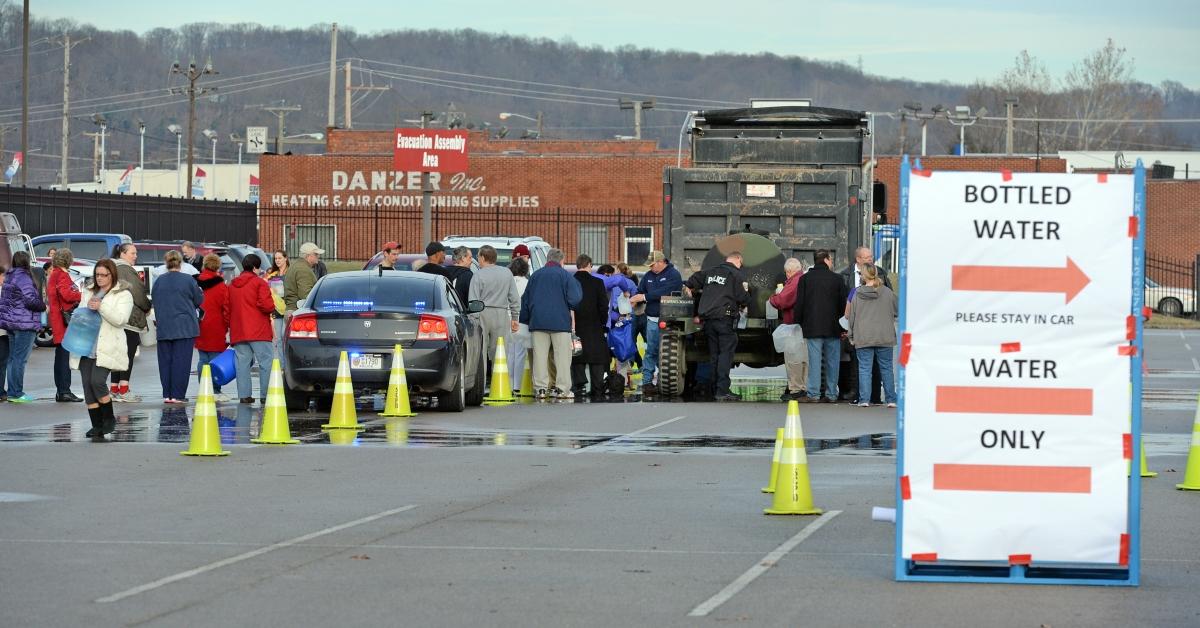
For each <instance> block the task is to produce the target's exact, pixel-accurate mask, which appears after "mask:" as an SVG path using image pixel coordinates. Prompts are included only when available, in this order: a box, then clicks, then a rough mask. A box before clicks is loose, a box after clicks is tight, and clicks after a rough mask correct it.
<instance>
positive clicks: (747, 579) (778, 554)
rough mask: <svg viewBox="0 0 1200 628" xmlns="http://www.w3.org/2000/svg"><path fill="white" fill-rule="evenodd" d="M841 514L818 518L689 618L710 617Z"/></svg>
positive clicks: (830, 513)
mask: <svg viewBox="0 0 1200 628" xmlns="http://www.w3.org/2000/svg"><path fill="white" fill-rule="evenodd" d="M840 514H842V511H840V510H830V511H829V512H827V513H825V514H823V515H821V516H820V517H818V518H817V520H816V521H814V522H812V523H810V524H808V525H807V526H805V528H804V529H803V530H801V531H799V532H797V533H796V536H793V537H792V538H790V539H788V540H787V541H784V543H783V545H780V546H779V547H777V548H775V549H774V550H772V551H771V553H770V554H767V555H766V556H764V557H763V559H762V560H760V561H758V563H757V564H755V565H754V566H753V567H751V568H750V569H748V570H746V573H744V574H742V575H741V576H738V579H737V580H734V581H733V582H730V583H729V586H727V587H725V588H724V589H721V590H720V591H719V592H718V593H717V594H716V595H714V596H712V597H710V598H708V599H707V600H705V601H704V602H703V603H701V604H700V605H699V606H697V607H696V608H693V609H692V610H691V612H689V613H688V617H704V616H705V615H708V614H709V613H711V612H713V611H714V610H716V608H717V607H718V606H720V605H722V604H724V603H725V602H727V601H729V599H730V598H732V597H733V596H735V595H737V594H738V592H739V591H741V590H742V589H744V588H746V586H747V585H749V584H750V583H751V582H754V579H755V578H757V577H759V576H761V575H763V574H764V573H766V571H767V570H768V569H770V568H771V567H774V566H775V565H776V564H777V563H778V562H779V561H780V559H782V558H783V557H784V556H785V555H787V553H788V552H790V551H792V550H793V549H795V547H796V546H797V545H799V544H800V543H801V542H802V541H804V539H807V538H808V537H810V536H812V534H813V533H814V532H816V531H817V530H820V529H821V526H823V525H825V524H826V523H829V521H830V520H831V519H833V518H834V517H836V516H838V515H840Z"/></svg>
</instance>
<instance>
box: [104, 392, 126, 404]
mask: <svg viewBox="0 0 1200 628" xmlns="http://www.w3.org/2000/svg"><path fill="white" fill-rule="evenodd" d="M108 396H109V397H112V400H113V401H115V402H117V403H125V395H122V394H121V393H108Z"/></svg>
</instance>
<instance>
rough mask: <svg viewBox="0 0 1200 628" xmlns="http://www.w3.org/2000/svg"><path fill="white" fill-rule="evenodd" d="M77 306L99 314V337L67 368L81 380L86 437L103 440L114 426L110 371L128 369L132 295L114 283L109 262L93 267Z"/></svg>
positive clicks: (114, 269) (122, 284) (114, 267)
mask: <svg viewBox="0 0 1200 628" xmlns="http://www.w3.org/2000/svg"><path fill="white" fill-rule="evenodd" d="M81 303H83V304H85V306H86V307H87V308H88V309H90V310H93V311H95V312H97V313H99V314H100V333H99V334H98V335H97V337H96V347H95V349H93V351H92V354H91V355H84V356H79V355H74V354H72V355H71V367H72V368H78V369H79V372H80V374H81V375H82V379H83V398H84V401H85V402H86V403H87V409H88V416H89V417H91V419H92V429H91V430H88V432H87V436H89V437H91V438H93V439H95V440H104V435H105V434H111V433H112V432H113V430H115V429H116V426H117V419H116V417H115V416H113V408H112V401H113V400H112V397H111V395H110V394H109V387H108V378H109V374H110V373H112V372H113V371H124V370H126V369H128V368H129V356H128V353H127V351H126V345H125V323H127V322H128V321H129V314H130V312H132V311H133V294H132V293H131V292H130V291H129V286H128V285H127V284H126V283H125V282H124V281H120V280H119V279H117V265H116V264H114V263H113V261H112V260H111V259H103V260H100V261H99V262H97V263H96V268H95V270H94V272H93V274H92V280H91V281H90V282H89V283H88V285H87V286H86V287H85V288H84V290H83V298H82V300H81Z"/></svg>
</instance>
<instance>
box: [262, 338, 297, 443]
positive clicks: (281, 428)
mask: <svg viewBox="0 0 1200 628" xmlns="http://www.w3.org/2000/svg"><path fill="white" fill-rule="evenodd" d="M250 442H252V443H260V444H263V445H295V444H296V443H298V442H300V441H298V440H296V439H294V438H292V432H291V430H290V429H288V415H287V402H286V401H284V399H283V371H281V370H280V369H279V359H278V358H276V359H275V360H272V361H271V380H270V383H269V384H267V405H266V406H264V407H263V416H262V429H260V430H259V431H258V438H251V439H250Z"/></svg>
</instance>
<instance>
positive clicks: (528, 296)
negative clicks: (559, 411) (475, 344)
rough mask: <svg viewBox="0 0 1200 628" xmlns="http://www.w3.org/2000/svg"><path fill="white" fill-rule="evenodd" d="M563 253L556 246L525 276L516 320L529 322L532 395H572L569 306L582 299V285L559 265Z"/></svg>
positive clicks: (570, 313) (570, 317)
mask: <svg viewBox="0 0 1200 628" xmlns="http://www.w3.org/2000/svg"><path fill="white" fill-rule="evenodd" d="M564 257H565V255H564V254H563V252H562V251H561V250H559V249H550V251H549V252H547V253H546V265H545V266H543V267H542V268H540V269H538V271H537V272H535V273H533V276H532V277H530V278H529V287H527V288H526V289H525V294H524V295H522V296H521V315H520V317H519V320H520V322H522V323H524V324H526V325H529V331H530V333H531V335H532V336H533V389H534V396H535V397H536V398H538V399H546V398H547V397H550V396H554V397H558V398H559V399H573V398H574V395H573V394H572V393H571V357H572V355H571V354H572V347H571V334H572V332H574V331H575V319H574V317H573V316H572V312H571V310H573V309H575V307H576V306H577V305H579V302H580V300H582V299H583V289H582V288H581V287H580V285H579V282H578V281H576V280H575V277H573V276H572V275H571V273H568V272H567V271H566V269H564V268H563V267H562V261H563V258H564ZM552 348H553V351H554V364H555V374H554V388H553V390H551V389H550V351H551V349H552Z"/></svg>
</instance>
